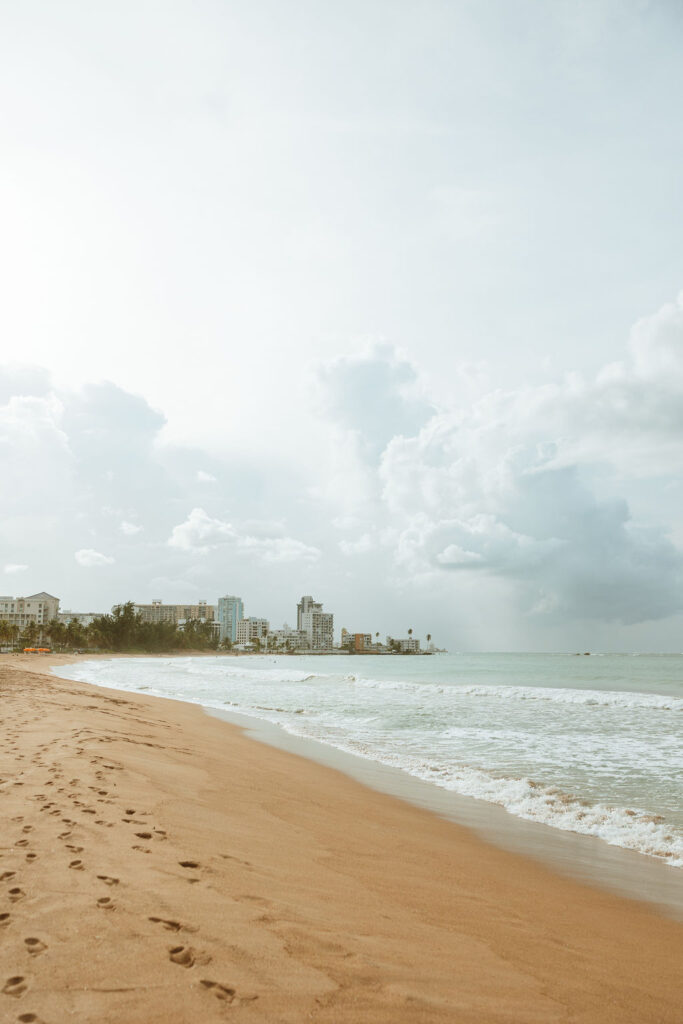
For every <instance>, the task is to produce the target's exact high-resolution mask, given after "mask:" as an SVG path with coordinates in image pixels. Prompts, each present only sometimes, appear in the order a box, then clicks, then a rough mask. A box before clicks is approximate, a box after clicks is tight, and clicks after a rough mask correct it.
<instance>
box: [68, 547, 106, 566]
mask: <svg viewBox="0 0 683 1024" xmlns="http://www.w3.org/2000/svg"><path fill="white" fill-rule="evenodd" d="M74 558H75V559H76V561H77V562H78V564H79V565H82V566H84V567H85V568H87V569H91V568H92V567H93V566H96V565H113V564H114V561H115V559H114V558H111V557H110V556H109V555H103V554H101V552H99V551H94V550H93V549H92V548H81V550H80V551H76V553H75V554H74Z"/></svg>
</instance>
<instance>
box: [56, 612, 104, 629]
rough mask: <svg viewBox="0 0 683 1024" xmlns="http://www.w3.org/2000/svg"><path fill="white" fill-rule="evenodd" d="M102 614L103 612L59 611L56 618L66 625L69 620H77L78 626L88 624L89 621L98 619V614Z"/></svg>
mask: <svg viewBox="0 0 683 1024" xmlns="http://www.w3.org/2000/svg"><path fill="white" fill-rule="evenodd" d="M103 614H104V613H103V612H70V611H64V612H60V613H59V615H58V616H57V619H58V620H59V622H62V623H64V625H65V626H68V625H69V623H70V622H77V623H78V625H79V626H89V625H90V623H91V622H94V621H95V619H99V617H100V615H103Z"/></svg>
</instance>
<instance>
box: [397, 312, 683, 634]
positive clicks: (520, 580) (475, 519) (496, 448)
mask: <svg viewBox="0 0 683 1024" xmlns="http://www.w3.org/2000/svg"><path fill="white" fill-rule="evenodd" d="M680 468H683V302H682V300H681V299H680V298H679V300H678V301H677V302H676V303H672V304H669V305H667V306H665V307H663V308H662V309H661V310H660V311H659V312H658V313H657V314H655V315H654V316H653V317H650V318H647V319H645V320H642V321H640V322H639V323H638V324H637V325H636V326H635V328H634V330H633V332H632V333H631V338H630V346H629V356H628V358H627V359H625V360H624V361H623V362H621V363H617V364H613V365H611V366H609V367H605V368H604V369H603V370H601V371H600V372H599V373H598V374H597V375H596V376H595V378H594V379H593V380H588V381H586V380H583V379H581V378H579V377H577V376H575V375H568V376H567V377H565V378H564V379H563V380H562V381H560V382H558V383H554V384H550V385H543V386H540V387H536V388H526V389H519V390H517V391H509V392H492V393H490V394H488V395H485V396H484V397H483V398H481V399H479V400H478V401H477V402H475V403H474V404H473V405H472V406H471V407H470V408H469V409H462V408H461V409H459V410H458V411H457V412H453V411H449V412H442V413H439V414H437V415H436V416H434V417H433V418H432V419H431V420H430V421H429V423H427V424H426V425H425V426H424V427H423V428H422V429H421V430H420V431H419V432H418V433H417V434H416V435H414V436H412V437H405V436H404V437H396V438H394V439H393V440H392V441H391V442H390V443H389V444H388V445H387V446H386V448H385V450H384V452H383V454H382V457H381V463H380V471H379V472H380V477H381V480H382V485H383V492H382V496H383V501H384V505H385V513H386V515H387V518H388V521H389V522H390V523H391V524H392V525H393V526H394V527H395V528H396V529H397V530H398V534H397V541H396V545H395V557H396V559H397V562H398V563H399V564H400V565H401V566H403V568H404V570H405V571H406V572H408V573H423V572H425V571H427V570H429V571H432V572H447V573H459V574H462V573H470V574H471V573H478V574H482V573H483V574H489V575H490V576H496V577H499V578H501V579H507V580H512V581H514V582H515V584H516V585H517V586H518V590H519V594H520V599H521V600H522V602H523V606H524V607H525V608H526V610H527V611H529V612H532V613H533V614H535V615H548V616H551V617H554V618H555V619H560V618H561V617H562V616H565V617H571V618H588V617H592V618H597V619H600V620H602V621H615V620H616V621H620V622H623V623H635V622H641V621H647V620H653V619H659V618H663V617H666V616H668V615H671V614H673V613H674V612H676V611H679V610H680V609H681V608H682V607H683V555H682V553H681V551H680V550H679V549H678V548H677V547H676V546H675V545H674V543H673V542H672V540H671V538H670V536H669V534H668V531H667V528H666V524H665V523H662V522H661V521H660V522H657V521H654V522H652V521H650V522H647V521H645V522H642V521H641V522H638V521H636V520H634V518H633V516H632V513H631V510H630V504H629V502H628V500H627V499H626V497H624V492H628V491H629V490H630V491H632V492H633V493H636V494H637V493H638V492H637V483H638V480H640V479H646V478H647V477H649V476H657V475H659V474H670V473H672V472H677V471H680ZM620 491H621V492H622V493H619V492H620ZM601 492H602V493H601Z"/></svg>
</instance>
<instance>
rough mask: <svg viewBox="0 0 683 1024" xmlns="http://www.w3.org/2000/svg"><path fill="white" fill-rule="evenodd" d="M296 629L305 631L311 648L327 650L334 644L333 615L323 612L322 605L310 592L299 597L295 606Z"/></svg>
mask: <svg viewBox="0 0 683 1024" xmlns="http://www.w3.org/2000/svg"><path fill="white" fill-rule="evenodd" d="M296 625H297V629H299V630H301V632H303V633H305V634H306V636H307V638H308V646H309V648H310V649H311V650H314V651H321V650H329V649H331V648H332V647H333V645H334V616H333V615H332V612H324V611H323V606H322V604H320V603H319V602H318V601H314V600H313V598H312V597H311V596H310V594H307V595H305V596H304V597H302V598H301V600H300V601H299V603H298V604H297V606H296Z"/></svg>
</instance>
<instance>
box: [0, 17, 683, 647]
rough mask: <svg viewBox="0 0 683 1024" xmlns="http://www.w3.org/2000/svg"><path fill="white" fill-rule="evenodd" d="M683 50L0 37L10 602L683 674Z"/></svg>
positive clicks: (606, 36) (143, 33)
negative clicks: (182, 611)
mask: <svg viewBox="0 0 683 1024" xmlns="http://www.w3.org/2000/svg"><path fill="white" fill-rule="evenodd" d="M682 38H683V8H681V5H680V4H679V3H677V2H666V0H653V2H648V0H551V2H547V0H512V2H510V0H472V2H470V0H448V2H447V0H421V2H408V0H372V2H369V3H368V2H367V0H364V2H362V3H360V2H356V0H345V2H344V3H340V2H331V3H327V4H320V3H314V2H312V0H310V2H309V0H300V2H294V0H277V2H275V0H273V2H269V0H249V2H248V3H247V2H229V0H222V2H218V0H194V2H190V0H183V2H173V0H164V2H163V3H161V2H152V0H136V2H135V3H133V2H127V0H122V2H120V3H117V4H116V5H100V4H92V3H88V2H82V0H63V2H61V3H59V4H54V3H50V2H40V0H23V2H22V3H17V2H13V0H5V2H4V3H2V2H0V91H1V94H2V96H3V103H2V105H1V106H0V223H1V224H2V231H1V232H0V282H1V286H0V287H1V289H2V296H1V301H0V494H1V495H2V501H1V503H0V591H2V592H3V593H6V594H18V595H23V594H30V593H34V592H36V591H39V590H43V589H44V590H47V591H49V592H50V593H53V594H55V595H56V596H58V597H60V599H61V602H62V607H63V608H70V609H72V610H77V611H90V610H96V611H106V610H108V609H109V608H110V607H111V606H112V605H113V604H115V603H118V602H121V601H125V600H128V599H131V600H135V601H138V602H144V601H149V600H151V599H155V598H160V599H163V600H164V601H168V602H173V601H189V600H199V599H205V600H208V601H210V602H214V601H215V600H216V599H217V598H218V597H219V596H221V595H223V594H239V595H241V596H242V597H243V599H244V601H245V606H246V611H247V614H250V615H258V616H264V617H267V618H269V619H270V620H271V622H272V623H273V624H274V625H276V626H279V625H281V624H282V622H283V621H288V622H289V623H290V624H291V623H292V622H293V621H294V620H295V615H296V602H297V600H298V599H299V598H300V596H301V595H302V594H308V593H310V594H313V596H314V597H315V598H316V599H317V600H320V601H323V602H324V605H325V609H326V610H330V611H333V612H334V614H335V626H336V631H337V634H338V633H339V630H340V629H341V627H342V626H345V627H347V628H348V629H350V630H353V631H362V632H373V633H374V632H380V634H381V635H382V636H383V635H385V634H386V633H390V634H392V635H394V636H403V635H405V634H406V631H407V629H408V628H412V629H413V630H414V634H415V635H416V636H420V637H424V636H425V635H426V633H428V632H429V633H431V634H432V636H433V637H434V639H435V641H436V642H437V643H438V644H439V645H440V646H443V647H448V648H449V649H450V650H543V651H548V650H560V651H564V650H572V651H573V650H628V651H638V650H662V651H680V650H681V636H682V627H683V476H682V473H681V471H682V469H683V248H682V247H681V245H680V236H681V223H682V213H683V195H682V192H683V176H682V175H681V166H682V163H683V134H682V133H681V132H680V131H679V130H678V123H679V120H680V96H681V95H683V62H681V60H680V51H681V41H682Z"/></svg>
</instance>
